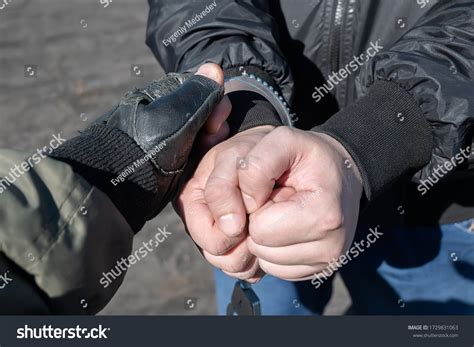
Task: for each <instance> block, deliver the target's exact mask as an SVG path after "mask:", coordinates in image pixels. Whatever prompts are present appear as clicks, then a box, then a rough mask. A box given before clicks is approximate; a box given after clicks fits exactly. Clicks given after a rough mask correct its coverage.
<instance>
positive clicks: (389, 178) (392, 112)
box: [313, 81, 433, 200]
mask: <svg viewBox="0 0 474 347" xmlns="http://www.w3.org/2000/svg"><path fill="white" fill-rule="evenodd" d="M313 131H316V132H322V133H326V134H328V135H330V136H332V137H334V138H335V139H336V140H338V141H339V142H340V143H341V144H342V145H343V146H344V147H345V148H346V149H347V151H348V152H349V153H350V155H351V156H352V158H353V159H354V161H355V163H356V165H357V166H358V168H359V170H360V173H361V176H362V180H363V183H364V189H365V194H366V196H367V198H368V199H369V200H371V199H373V198H374V197H375V196H377V195H379V194H380V193H381V192H383V191H384V190H385V188H387V187H388V186H389V185H390V184H391V183H393V182H394V181H396V180H397V179H399V178H400V177H402V176H403V175H405V174H408V173H413V172H415V171H416V170H418V169H420V168H421V167H423V165H425V164H426V163H428V161H429V160H430V157H431V151H432V147H433V138H432V134H431V127H430V125H429V123H428V122H427V120H426V119H425V117H424V115H423V113H422V111H421V109H420V107H419V105H418V104H417V102H416V101H415V99H414V98H413V97H412V96H411V95H410V94H409V93H408V92H407V91H406V90H405V89H403V88H401V87H400V86H398V85H397V84H396V83H394V82H389V81H377V82H375V84H374V85H373V86H372V87H371V88H370V90H369V92H368V94H367V95H365V96H364V97H362V98H361V99H359V100H358V101H357V102H356V103H355V104H353V105H351V106H349V107H347V108H345V109H343V110H342V111H340V112H338V113H336V114H335V115H334V116H332V117H331V118H330V119H329V120H328V121H327V122H326V123H324V124H323V125H321V126H318V127H315V128H313Z"/></svg>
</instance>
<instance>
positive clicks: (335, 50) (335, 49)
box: [329, 0, 346, 72]
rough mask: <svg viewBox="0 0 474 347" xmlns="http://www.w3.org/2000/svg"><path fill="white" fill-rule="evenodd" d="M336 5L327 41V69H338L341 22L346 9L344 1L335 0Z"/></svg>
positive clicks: (331, 70)
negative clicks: (328, 41) (328, 40)
mask: <svg viewBox="0 0 474 347" xmlns="http://www.w3.org/2000/svg"><path fill="white" fill-rule="evenodd" d="M335 2H336V6H335V7H334V8H333V16H332V21H331V30H330V31H329V32H330V33H331V38H330V43H329V71H330V72H333V71H339V56H340V42H341V36H342V24H343V18H344V14H345V11H346V6H345V5H346V1H344V0H335Z"/></svg>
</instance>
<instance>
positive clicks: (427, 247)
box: [215, 219, 474, 315]
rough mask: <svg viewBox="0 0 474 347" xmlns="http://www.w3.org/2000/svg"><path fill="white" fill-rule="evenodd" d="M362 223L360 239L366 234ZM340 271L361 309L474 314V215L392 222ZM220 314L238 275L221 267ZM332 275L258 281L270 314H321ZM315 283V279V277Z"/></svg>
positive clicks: (217, 276) (366, 311)
mask: <svg viewBox="0 0 474 347" xmlns="http://www.w3.org/2000/svg"><path fill="white" fill-rule="evenodd" d="M367 229H368V227H367V228H366V227H359V228H358V231H357V234H356V239H358V238H359V239H361V238H363V237H364V236H365V235H366V230H367ZM381 231H382V232H383V233H384V235H383V236H381V237H380V239H378V240H377V241H376V242H375V243H373V244H372V245H371V246H370V247H368V248H367V249H365V250H364V252H362V253H360V255H358V256H357V257H355V258H352V260H350V261H349V262H348V263H347V264H346V265H343V266H342V267H341V268H340V270H339V272H340V274H341V276H342V278H343V280H344V283H345V285H346V287H347V289H348V290H349V293H350V296H351V299H352V311H353V312H354V313H356V314H374V315H375V314H378V315H383V314H386V315H397V314H400V315H423V314H426V315H429V314H432V315H444V314H446V315H448V314H452V315H473V314H474V219H473V220H467V221H464V222H460V223H454V224H445V225H439V226H434V227H410V228H407V227H392V228H389V229H385V230H384V229H382V230H381ZM215 279H216V293H217V303H218V311H219V314H225V312H226V308H227V304H228V303H229V301H230V297H231V294H232V290H233V286H234V283H235V279H232V278H230V277H228V276H226V275H225V274H223V273H222V272H221V271H219V270H215ZM331 281H332V278H328V280H326V281H324V282H323V284H322V285H321V286H319V288H318V289H316V288H315V286H314V285H313V284H312V283H311V281H305V282H287V281H283V280H280V279H277V278H275V277H272V276H268V275H267V276H265V277H264V279H263V280H262V281H261V282H259V283H257V284H256V285H254V286H253V289H254V290H255V292H256V294H257V295H258V296H259V298H260V301H261V306H262V314H264V315H312V314H321V313H322V312H323V310H324V307H325V305H326V304H327V302H328V301H329V299H330V296H331V290H332V283H331ZM313 283H314V282H313Z"/></svg>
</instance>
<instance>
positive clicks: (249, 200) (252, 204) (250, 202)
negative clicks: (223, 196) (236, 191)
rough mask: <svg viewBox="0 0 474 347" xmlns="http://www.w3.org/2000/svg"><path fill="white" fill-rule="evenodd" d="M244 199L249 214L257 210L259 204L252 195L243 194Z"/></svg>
mask: <svg viewBox="0 0 474 347" xmlns="http://www.w3.org/2000/svg"><path fill="white" fill-rule="evenodd" d="M242 198H243V200H244V204H245V207H246V208H247V211H248V212H253V211H254V210H255V209H256V208H257V203H256V202H255V200H254V199H253V198H252V197H251V196H250V195H247V194H245V193H242Z"/></svg>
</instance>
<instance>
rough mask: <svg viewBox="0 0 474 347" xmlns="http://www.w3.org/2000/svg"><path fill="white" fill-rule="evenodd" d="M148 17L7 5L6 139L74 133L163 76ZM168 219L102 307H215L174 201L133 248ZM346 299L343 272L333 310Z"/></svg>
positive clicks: (24, 0)
mask: <svg viewBox="0 0 474 347" xmlns="http://www.w3.org/2000/svg"><path fill="white" fill-rule="evenodd" d="M2 3H3V2H2ZM147 16H148V5H147V2H146V1H145V0H113V1H112V3H110V5H109V6H108V7H107V8H104V7H103V6H102V5H101V4H100V2H99V0H67V1H66V0H35V1H32V0H12V1H11V3H10V4H8V5H7V6H5V8H4V9H3V10H0V120H1V123H0V124H1V125H0V147H2V148H14V149H21V150H35V149H36V148H42V147H43V146H44V145H46V144H47V143H49V141H50V138H51V137H52V135H53V134H56V133H58V132H61V133H62V135H63V137H65V138H71V137H73V136H74V135H75V134H77V130H79V129H82V128H83V127H85V126H86V124H87V122H89V121H91V120H93V119H94V118H96V117H97V116H99V115H101V114H102V113H104V112H106V111H108V110H109V109H110V108H111V107H112V106H113V105H114V103H115V102H116V101H117V100H118V99H119V98H120V96H121V95H123V94H124V93H125V92H126V91H127V90H129V89H131V88H132V87H135V86H144V85H146V84H147V83H149V82H150V81H152V80H154V79H157V78H159V77H160V76H161V75H162V74H163V70H162V69H161V68H160V67H159V65H158V64H157V62H156V60H155V58H154V57H153V55H152V54H151V52H150V51H149V49H148V48H147V47H146V45H145V29H146V23H147ZM135 65H136V68H135V71H134V66H135ZM165 225H168V230H169V231H171V232H172V236H170V238H169V239H168V240H167V241H166V242H165V243H163V244H161V245H160V246H159V247H158V248H157V249H156V250H155V251H154V252H153V253H151V254H150V255H149V256H148V257H146V258H144V259H143V260H141V261H140V262H139V263H137V264H135V265H134V266H132V267H131V269H130V270H129V271H128V273H127V275H126V278H125V281H124V283H123V285H122V287H121V289H120V290H119V291H118V293H117V295H116V296H115V297H114V299H113V300H112V301H111V303H110V304H109V305H108V306H107V307H106V308H105V309H104V310H103V311H102V312H101V314H150V315H153V314H164V315H168V314H171V315H181V314H183V315H189V314H192V315H199V314H204V315H209V314H216V304H215V300H214V296H215V293H214V288H213V276H212V271H211V268H210V266H209V265H208V264H207V263H206V262H205V260H204V259H202V258H201V256H200V254H199V252H198V251H197V249H196V248H195V246H194V244H193V243H192V242H191V241H190V239H189V238H188V236H187V235H186V233H185V231H184V226H183V224H182V223H181V221H180V220H179V218H178V217H177V216H176V215H175V213H174V212H173V210H172V209H171V208H170V207H168V208H167V209H166V210H165V211H164V212H163V213H161V214H160V215H159V216H158V217H157V218H155V219H154V220H152V221H151V222H149V223H148V224H147V225H146V226H145V228H144V230H142V231H141V232H140V233H139V234H138V236H137V237H136V239H135V248H138V247H140V245H141V244H142V242H143V241H148V240H150V239H151V238H153V237H154V235H155V233H156V231H157V228H158V227H163V226H165ZM189 299H191V300H193V301H192V302H191V301H189V305H188V304H187V303H188V300H189ZM290 300H291V301H293V298H290ZM349 305H350V299H349V298H348V295H347V291H346V289H345V287H344V285H343V284H342V281H341V280H340V279H339V277H337V278H336V282H335V285H334V293H333V297H332V299H331V302H330V304H329V305H328V307H327V310H326V314H343V313H344V312H345V311H346V310H347V308H348V307H349Z"/></svg>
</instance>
